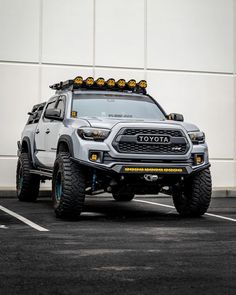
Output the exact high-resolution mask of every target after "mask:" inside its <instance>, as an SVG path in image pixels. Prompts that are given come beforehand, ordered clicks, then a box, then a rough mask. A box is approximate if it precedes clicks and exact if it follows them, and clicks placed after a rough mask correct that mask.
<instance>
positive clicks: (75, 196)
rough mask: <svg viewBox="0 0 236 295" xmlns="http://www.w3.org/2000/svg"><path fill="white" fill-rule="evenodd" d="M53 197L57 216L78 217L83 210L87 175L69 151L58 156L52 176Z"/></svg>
mask: <svg viewBox="0 0 236 295" xmlns="http://www.w3.org/2000/svg"><path fill="white" fill-rule="evenodd" d="M52 199H53V206H54V210H55V213H56V216H57V217H60V218H69V219H76V218H78V217H79V215H80V213H81V212H82V209H83V205H84V199H85V175H84V171H83V170H82V169H81V167H79V166H78V165H77V164H76V163H74V162H73V161H72V160H71V158H70V154H68V153H59V154H58V156H57V158H56V161H55V164H54V170H53V178H52Z"/></svg>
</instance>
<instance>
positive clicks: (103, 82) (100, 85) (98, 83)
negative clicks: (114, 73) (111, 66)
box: [96, 78, 105, 87]
mask: <svg viewBox="0 0 236 295" xmlns="http://www.w3.org/2000/svg"><path fill="white" fill-rule="evenodd" d="M96 84H97V86H99V87H102V86H104V85H105V80H104V78H98V79H97V80H96Z"/></svg>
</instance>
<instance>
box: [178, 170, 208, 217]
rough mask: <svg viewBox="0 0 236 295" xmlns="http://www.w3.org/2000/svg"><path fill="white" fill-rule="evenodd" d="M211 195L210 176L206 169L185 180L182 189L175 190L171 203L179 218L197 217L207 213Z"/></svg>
mask: <svg viewBox="0 0 236 295" xmlns="http://www.w3.org/2000/svg"><path fill="white" fill-rule="evenodd" d="M211 193H212V183H211V174H210V170H209V169H208V168H207V169H204V170H202V171H200V172H198V173H197V174H194V175H193V176H191V177H189V178H188V179H186V180H185V182H184V185H183V187H182V189H181V188H175V189H174V190H173V202H174V205H175V208H176V210H177V212H178V213H179V214H180V215H181V216H184V217H198V216H201V215H203V214H204V213H205V212H206V211H207V209H208V207H209V205H210V201H211Z"/></svg>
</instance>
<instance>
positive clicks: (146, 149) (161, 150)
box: [118, 142, 186, 155]
mask: <svg viewBox="0 0 236 295" xmlns="http://www.w3.org/2000/svg"><path fill="white" fill-rule="evenodd" d="M173 148H175V150H173ZM176 148H178V149H176ZM118 149H119V151H120V152H121V153H140V154H180V155H181V154H185V152H186V144H175V145H173V144H168V145H164V144H155V145H154V144H146V143H144V144H140V143H130V142H120V143H119V144H118Z"/></svg>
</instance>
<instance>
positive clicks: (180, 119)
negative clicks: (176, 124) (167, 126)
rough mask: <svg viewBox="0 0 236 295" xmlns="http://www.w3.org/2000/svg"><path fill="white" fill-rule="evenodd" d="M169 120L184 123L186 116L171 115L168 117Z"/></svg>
mask: <svg viewBox="0 0 236 295" xmlns="http://www.w3.org/2000/svg"><path fill="white" fill-rule="evenodd" d="M167 119H168V120H173V121H180V122H183V121H184V116H183V115H181V114H176V113H171V114H169V115H167Z"/></svg>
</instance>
